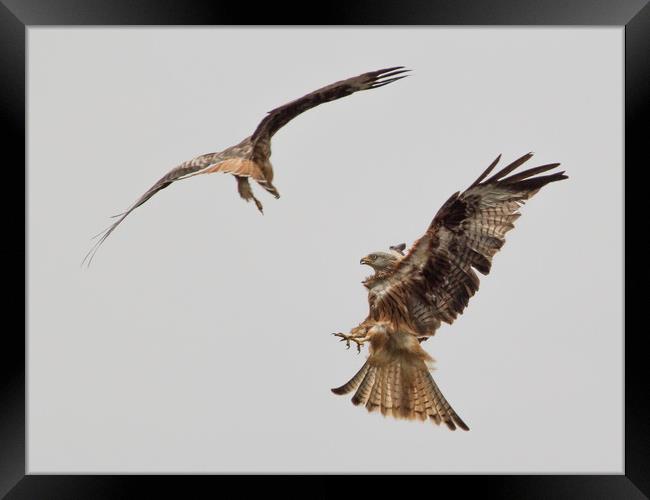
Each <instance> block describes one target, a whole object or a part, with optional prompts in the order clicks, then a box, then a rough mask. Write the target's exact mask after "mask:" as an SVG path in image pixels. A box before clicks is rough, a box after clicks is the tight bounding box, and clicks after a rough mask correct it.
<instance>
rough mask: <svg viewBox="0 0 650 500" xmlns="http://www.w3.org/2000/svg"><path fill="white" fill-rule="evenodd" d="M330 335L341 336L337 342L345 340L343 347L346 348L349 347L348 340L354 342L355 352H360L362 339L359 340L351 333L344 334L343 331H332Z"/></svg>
mask: <svg viewBox="0 0 650 500" xmlns="http://www.w3.org/2000/svg"><path fill="white" fill-rule="evenodd" d="M332 335H334V336H335V337H341V340H340V341H339V342H343V341H345V347H346V348H347V349H349V348H350V341H352V342H354V343H355V344H357V352H358V353H359V352H361V346H362V345H363V343H364V340H360V339H358V338H356V337H354V336H352V335H346V334H344V333H333V334H332Z"/></svg>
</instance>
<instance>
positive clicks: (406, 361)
mask: <svg viewBox="0 0 650 500" xmlns="http://www.w3.org/2000/svg"><path fill="white" fill-rule="evenodd" d="M531 156H532V153H529V154H526V155H524V156H522V157H521V158H519V159H518V160H515V161H514V162H513V163H511V164H510V165H508V166H506V167H505V168H503V169H502V170H500V171H499V172H497V173H496V174H494V175H492V177H489V178H487V177H488V175H489V174H490V173H491V172H492V170H493V169H494V167H495V166H496V164H497V162H498V161H499V159H500V156H499V157H497V159H496V160H495V161H494V162H492V164H491V165H490V166H489V167H488V168H487V169H486V170H485V171H484V172H483V173H482V174H481V175H480V176H479V177H478V179H476V181H474V183H472V185H471V186H470V187H469V188H468V189H467V190H465V191H464V192H462V193H461V192H457V193H454V194H453V195H452V196H451V197H450V198H449V199H448V200H447V201H446V202H445V203H444V204H443V206H442V207H441V208H440V210H438V213H437V214H436V215H435V217H434V218H433V221H432V222H431V224H430V225H429V227H428V228H427V230H426V232H425V234H424V235H423V236H422V237H421V238H420V239H419V240H417V241H416V242H415V243H414V244H413V246H412V247H411V249H410V250H409V252H408V253H407V254H406V255H403V253H402V250H403V249H404V248H403V247H402V246H401V245H397V246H393V247H391V250H390V251H389V252H375V253H372V254H370V255H368V256H366V257H364V258H363V259H361V263H362V264H367V265H370V266H371V267H373V269H374V270H375V274H373V275H372V276H370V277H368V278H367V279H366V280H364V285H365V286H366V288H367V289H368V303H369V313H368V317H367V318H366V319H365V321H364V322H363V323H361V324H360V325H359V326H357V327H355V328H353V329H352V330H351V331H350V333H349V334H342V333H336V334H334V335H336V336H338V337H341V340H342V341H346V343H347V345H348V347H349V346H350V342H354V343H356V345H357V348H358V349H359V350H360V349H361V346H362V345H363V344H364V343H365V342H370V356H369V357H368V360H367V361H366V363H365V364H364V365H363V367H362V368H361V370H359V372H358V373H357V374H356V375H355V376H354V377H352V379H351V380H350V381H348V382H347V383H346V384H344V385H343V386H341V387H338V388H336V389H332V391H333V392H334V393H335V394H347V393H349V392H352V391H354V390H355V389H356V392H355V393H354V396H353V397H352V402H353V403H354V404H355V405H360V404H363V405H365V406H366V408H367V409H368V410H369V411H373V410H375V409H379V410H380V411H381V412H382V413H383V414H384V415H392V416H394V417H398V418H408V419H414V418H419V419H422V420H425V419H427V418H429V419H431V420H432V421H433V422H435V423H436V424H440V423H441V422H444V423H445V424H446V425H447V426H448V427H449V428H450V429H452V430H454V429H456V427H460V428H461V429H464V430H468V427H467V425H466V424H465V423H464V422H463V421H462V420H461V419H460V417H459V416H458V415H457V414H456V412H454V410H453V409H452V408H451V406H450V405H449V403H448V402H447V400H446V399H445V398H444V396H443V395H442V393H441V392H440V390H439V389H438V387H437V386H436V383H435V382H434V380H433V378H432V377H431V373H430V371H429V369H430V365H431V362H432V361H433V360H432V358H431V357H430V356H429V355H428V354H427V353H426V351H424V349H423V348H422V347H421V345H420V343H421V341H422V340H426V339H427V338H429V337H431V336H433V335H434V334H435V332H436V330H437V329H438V327H439V326H440V324H441V322H443V321H444V322H445V323H448V324H451V323H453V322H454V320H455V319H456V317H457V316H458V315H459V314H462V312H463V310H464V309H465V308H466V307H467V304H468V302H469V299H470V298H471V297H472V296H473V295H474V294H475V293H476V291H477V290H478V288H479V278H478V276H477V275H476V273H475V272H474V270H476V271H478V272H480V273H481V274H483V275H487V274H488V273H489V272H490V269H491V267H492V258H493V257H494V255H495V254H496V253H497V251H498V250H499V249H500V248H501V247H502V246H503V244H504V243H505V234H506V233H507V232H508V231H510V230H511V229H512V228H513V227H514V225H513V223H514V221H515V220H516V219H517V218H518V217H519V215H520V214H519V213H518V209H519V208H520V206H521V205H523V204H524V202H525V201H526V200H528V199H529V198H530V197H531V196H533V195H534V194H535V193H537V192H538V191H539V190H540V189H541V188H542V187H543V186H545V185H546V184H548V183H549V182H554V181H559V180H562V179H566V178H567V176H566V175H564V172H556V173H553V174H548V175H538V174H541V173H544V172H547V171H549V170H551V169H553V168H555V167H557V166H558V165H559V163H552V164H548V165H542V166H540V167H535V168H531V169H528V170H524V171H522V172H520V173H517V174H514V175H511V176H510V177H508V174H510V173H511V172H513V171H514V170H515V169H516V168H517V167H519V166H520V165H522V164H523V163H524V162H526V161H527V160H528V159H530V157H531Z"/></svg>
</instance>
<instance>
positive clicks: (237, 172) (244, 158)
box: [83, 66, 409, 265]
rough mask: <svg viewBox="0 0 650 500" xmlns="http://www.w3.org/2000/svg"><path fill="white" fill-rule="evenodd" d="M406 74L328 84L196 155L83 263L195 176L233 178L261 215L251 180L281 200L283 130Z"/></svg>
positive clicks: (398, 71) (396, 71)
mask: <svg viewBox="0 0 650 500" xmlns="http://www.w3.org/2000/svg"><path fill="white" fill-rule="evenodd" d="M407 71H409V70H405V69H403V66H396V67H393V68H386V69H380V70H378V71H371V72H368V73H363V74H361V75H359V76H355V77H352V78H348V79H347V80H341V81H339V82H335V83H332V84H331V85H327V86H326V87H323V88H320V89H318V90H316V91H314V92H311V93H310V94H307V95H305V96H303V97H301V98H300V99H296V100H294V101H291V102H289V103H287V104H285V105H283V106H280V107H278V108H275V109H273V110H272V111H269V112H268V113H267V115H266V116H265V117H264V119H263V120H262V121H261V122H260V123H259V125H258V126H257V128H256V129H255V131H254V132H253V135H251V136H249V137H247V138H246V139H244V140H243V141H241V142H240V143H239V144H236V145H234V146H231V147H229V148H227V149H224V150H223V151H221V152H219V153H208V154H204V155H201V156H197V157H196V158H193V159H191V160H189V161H186V162H184V163H182V164H180V165H179V166H177V167H176V168H174V169H172V170H170V171H169V172H168V173H167V174H165V175H164V176H163V177H162V178H161V179H160V180H159V181H158V182H156V183H155V184H154V185H153V186H151V188H149V190H148V191H147V192H146V193H144V194H143V195H142V196H141V197H140V198H139V199H138V200H137V201H136V202H135V203H134V204H133V205H132V206H131V207H130V208H129V209H128V210H126V211H125V212H123V213H121V214H118V215H116V216H115V217H117V221H116V222H114V223H113V224H111V225H110V226H109V227H108V228H107V229H106V230H105V231H103V232H102V233H100V234H99V235H97V237H98V238H99V240H98V241H97V243H95V245H94V246H93V247H92V248H91V249H90V251H89V252H88V254H86V257H85V258H84V260H83V262H86V261H88V264H89V265H90V262H91V261H92V259H93V257H94V256H95V253H96V252H97V250H98V249H99V247H100V246H101V244H102V243H103V242H104V241H105V240H106V238H108V236H109V235H110V234H111V233H112V232H113V231H114V230H115V228H117V226H118V225H119V224H120V223H121V222H122V221H123V220H124V219H125V218H126V217H127V216H128V215H129V214H130V213H131V212H132V211H133V210H135V209H136V208H138V207H139V206H140V205H142V204H143V203H145V202H147V201H148V200H149V199H150V198H151V197H152V196H153V195H155V194H156V193H157V192H158V191H161V190H162V189H165V188H166V187H168V186H169V185H171V184H172V183H174V182H176V181H179V180H181V179H187V178H188V177H192V176H195V175H200V174H212V173H216V172H221V173H224V174H231V175H233V176H234V177H235V179H236V181H237V190H238V191H239V195H240V196H241V197H242V198H243V199H244V200H246V201H251V200H252V201H253V202H255V205H256V206H257V209H258V210H259V211H260V212H262V203H261V202H260V201H259V200H258V199H257V198H256V197H255V196H254V195H253V190H252V188H251V185H250V182H249V179H253V180H254V181H255V182H256V183H257V184H259V185H260V186H262V187H263V188H264V189H265V190H266V191H268V192H269V193H271V194H272V195H273V196H275V197H276V198H279V197H280V193H278V190H277V189H276V187H275V186H274V185H273V166H272V165H271V161H270V157H271V138H272V137H273V135H274V134H275V133H276V132H277V131H278V130H279V129H280V128H282V127H283V126H284V125H286V124H287V123H289V122H290V121H291V120H293V119H294V118H295V117H296V116H298V115H299V114H301V113H304V112H305V111H307V110H308V109H311V108H313V107H315V106H318V105H319V104H323V103H326V102H330V101H334V100H336V99H340V98H341V97H345V96H348V95H350V94H353V93H355V92H358V91H360V90H369V89H376V88H378V87H383V86H384V85H388V84H389V83H391V82H394V81H396V80H400V79H402V78H405V77H406V76H407V75H403V74H402V73H405V72H407ZM397 75H401V76H397Z"/></svg>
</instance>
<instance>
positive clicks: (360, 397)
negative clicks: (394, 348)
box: [332, 355, 469, 431]
mask: <svg viewBox="0 0 650 500" xmlns="http://www.w3.org/2000/svg"><path fill="white" fill-rule="evenodd" d="M355 389H356V392H355V393H354V396H352V403H353V404H355V405H361V404H363V405H365V406H366V408H367V409H368V411H370V412H372V411H375V410H377V409H379V410H380V411H381V413H382V414H383V415H391V416H393V417H395V418H405V419H416V418H418V419H420V420H426V419H427V418H429V419H431V420H433V421H434V422H435V423H436V424H437V425H440V423H441V422H444V423H445V424H446V425H447V427H449V428H450V429H451V430H456V426H458V427H460V428H461V429H463V430H466V431H468V430H469V427H467V425H466V424H465V422H463V421H462V420H461V418H460V417H459V416H458V415H457V414H456V412H455V411H454V409H453V408H452V407H451V405H450V404H449V403H448V402H447V400H446V399H445V397H444V396H443V395H442V393H441V392H440V389H438V386H437V385H436V383H435V382H434V380H433V377H432V376H431V372H430V371H429V369H428V367H427V366H426V364H425V363H424V362H423V361H421V360H416V361H414V360H409V359H408V358H403V357H397V358H394V359H393V360H391V361H390V362H388V363H382V364H377V363H376V362H375V360H374V359H373V356H372V355H371V356H370V358H369V359H368V361H366V363H365V364H364V365H363V366H362V367H361V369H360V370H359V371H358V372H357V373H356V375H355V376H354V377H352V378H351V379H350V381H349V382H348V383H346V384H345V385H342V386H341V387H337V388H336V389H332V392H333V393H334V394H347V393H349V392H352V391H353V390H355Z"/></svg>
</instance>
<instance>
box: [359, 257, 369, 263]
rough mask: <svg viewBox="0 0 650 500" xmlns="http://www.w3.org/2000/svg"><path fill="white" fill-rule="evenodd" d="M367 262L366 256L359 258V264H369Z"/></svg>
mask: <svg viewBox="0 0 650 500" xmlns="http://www.w3.org/2000/svg"><path fill="white" fill-rule="evenodd" d="M369 263H370V261H369V260H368V257H364V258H363V259H361V260H360V261H359V264H369Z"/></svg>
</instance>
